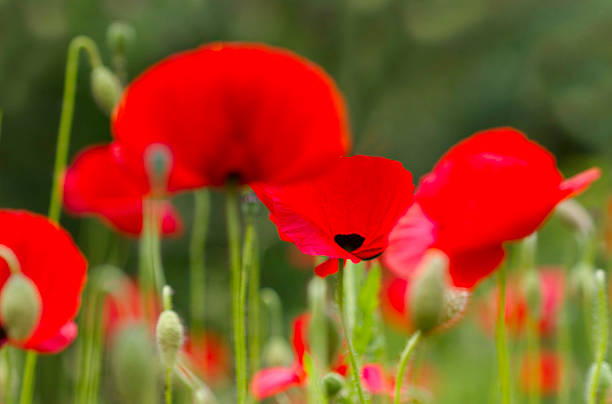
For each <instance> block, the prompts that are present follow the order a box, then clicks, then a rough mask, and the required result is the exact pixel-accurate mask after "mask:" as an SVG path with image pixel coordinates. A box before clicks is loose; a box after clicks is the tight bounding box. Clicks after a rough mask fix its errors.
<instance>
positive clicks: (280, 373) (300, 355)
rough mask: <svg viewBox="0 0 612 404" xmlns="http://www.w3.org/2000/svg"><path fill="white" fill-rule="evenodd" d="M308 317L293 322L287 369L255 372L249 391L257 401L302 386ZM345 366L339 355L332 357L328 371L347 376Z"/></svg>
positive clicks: (268, 369) (274, 368)
mask: <svg viewBox="0 0 612 404" xmlns="http://www.w3.org/2000/svg"><path fill="white" fill-rule="evenodd" d="M309 321H310V316H309V315H307V314H304V315H301V316H298V317H297V318H296V319H295V320H294V322H293V337H292V341H291V342H292V344H293V352H294V355H295V358H294V362H293V364H292V365H291V366H289V367H273V368H267V369H262V370H260V371H259V372H257V373H256V374H255V375H254V376H253V379H252V380H251V391H252V392H253V395H254V396H255V398H257V399H258V400H263V399H264V398H266V397H270V396H273V395H275V394H278V393H281V392H283V391H286V390H288V389H290V388H291V387H297V386H303V385H304V384H305V383H306V381H307V379H306V371H305V369H304V354H305V353H307V352H310V344H309V342H308V324H309ZM347 370H348V368H347V366H346V364H345V363H344V358H343V356H342V355H341V354H336V355H334V358H333V362H332V365H331V369H330V371H332V372H337V373H339V374H341V375H343V376H345V375H346V374H347Z"/></svg>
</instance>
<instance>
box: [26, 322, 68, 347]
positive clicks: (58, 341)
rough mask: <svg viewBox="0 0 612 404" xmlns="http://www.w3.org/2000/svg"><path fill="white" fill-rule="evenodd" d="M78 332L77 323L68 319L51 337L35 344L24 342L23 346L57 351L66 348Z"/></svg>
mask: <svg viewBox="0 0 612 404" xmlns="http://www.w3.org/2000/svg"><path fill="white" fill-rule="evenodd" d="M78 333H79V329H78V327H77V325H76V324H75V323H74V322H73V321H70V322H68V323H66V324H65V325H64V326H63V327H62V328H60V330H59V332H58V333H57V335H55V336H54V337H51V338H49V339H48V340H46V341H42V342H41V343H39V344H38V345H35V346H30V345H29V344H26V345H25V346H24V348H28V349H33V350H35V351H37V352H40V353H49V354H53V353H57V352H59V351H63V350H64V349H65V348H67V347H68V346H69V345H70V344H71V343H72V341H74V340H75V339H76V337H77V335H78Z"/></svg>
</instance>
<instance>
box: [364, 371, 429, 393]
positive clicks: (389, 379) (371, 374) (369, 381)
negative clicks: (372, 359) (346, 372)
mask: <svg viewBox="0 0 612 404" xmlns="http://www.w3.org/2000/svg"><path fill="white" fill-rule="evenodd" d="M434 379H435V373H434V370H433V368H432V367H431V366H428V365H427V364H421V365H420V367H419V369H418V370H417V371H416V374H415V369H414V368H413V367H410V366H409V367H408V369H407V370H406V374H405V378H404V382H403V384H402V387H401V395H402V396H406V395H407V394H408V392H409V388H410V389H411V390H413V392H415V391H416V390H418V391H419V392H420V394H421V395H423V394H427V395H431V391H433V387H434V383H435V380H434ZM361 384H362V385H363V387H364V388H365V389H366V390H367V391H368V392H370V393H371V394H375V395H386V396H388V397H390V398H391V399H393V398H394V397H395V375H394V374H390V373H389V372H387V371H386V370H385V368H384V367H382V366H381V365H379V364H377V363H368V364H366V365H364V366H363V367H362V368H361Z"/></svg>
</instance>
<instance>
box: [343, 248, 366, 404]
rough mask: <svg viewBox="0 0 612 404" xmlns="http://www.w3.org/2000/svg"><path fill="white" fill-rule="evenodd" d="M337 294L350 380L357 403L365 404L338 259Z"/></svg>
mask: <svg viewBox="0 0 612 404" xmlns="http://www.w3.org/2000/svg"><path fill="white" fill-rule="evenodd" d="M338 266H339V268H338V292H337V296H336V298H337V299H338V309H339V312H340V320H341V323H342V329H343V331H344V337H345V338H346V345H347V346H348V353H349V355H348V357H349V364H350V368H351V376H352V377H351V379H352V383H351V384H352V385H353V388H354V389H355V390H356V391H357V394H358V396H359V403H360V404H366V403H367V402H368V400H366V398H365V394H364V393H363V388H362V387H361V381H360V380H359V369H360V367H359V365H358V363H357V355H356V354H355V348H354V347H353V342H352V338H351V336H350V334H349V331H348V329H347V327H346V319H345V312H344V298H345V296H344V260H343V259H340V260H339V264H338Z"/></svg>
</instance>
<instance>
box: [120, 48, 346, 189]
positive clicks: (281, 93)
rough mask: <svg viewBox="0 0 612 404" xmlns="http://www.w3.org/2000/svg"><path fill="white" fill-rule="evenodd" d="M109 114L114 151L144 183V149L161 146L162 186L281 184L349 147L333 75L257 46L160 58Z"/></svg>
mask: <svg viewBox="0 0 612 404" xmlns="http://www.w3.org/2000/svg"><path fill="white" fill-rule="evenodd" d="M112 121H113V122H112V128H113V133H114V135H115V138H116V139H117V141H118V145H117V148H116V155H117V157H118V158H119V159H120V161H121V162H122V163H124V164H126V165H127V166H128V167H129V168H130V169H131V170H132V171H134V172H135V173H139V175H140V178H141V180H142V181H144V180H145V178H146V176H145V170H144V165H143V155H144V152H145V150H146V149H147V147H149V146H150V145H151V144H154V143H162V144H164V145H166V146H168V147H169V149H170V151H171V153H172V155H173V157H174V164H173V168H172V171H171V173H170V177H169V182H168V188H169V190H170V191H176V190H181V189H190V188H198V187H202V186H222V185H224V184H225V183H226V182H227V181H228V179H231V180H238V181H239V182H240V183H243V184H246V183H252V182H259V181H261V182H266V183H284V182H287V181H290V180H294V179H297V178H300V177H307V176H310V175H311V174H313V173H316V172H320V171H322V170H324V169H325V168H326V167H327V166H328V165H330V164H331V163H333V162H334V161H335V160H336V159H337V158H338V157H340V156H342V155H344V154H345V153H346V152H347V150H348V147H349V138H348V130H347V127H348V125H347V119H346V114H345V107H344V102H343V100H342V97H341V96H340V93H339V92H338V90H337V89H336V86H335V84H334V83H333V81H332V79H331V78H330V77H329V76H328V75H327V74H325V72H324V71H323V70H322V69H321V68H319V67H318V66H316V65H314V64H313V63H311V62H309V61H307V60H305V59H303V58H301V57H299V56H297V55H295V54H293V53H291V52H289V51H287V50H283V49H278V48H273V47H270V46H266V45H262V44H248V43H213V44H210V45H206V46H203V47H200V48H197V49H195V50H190V51H186V52H181V53H178V54H175V55H172V56H170V57H168V58H166V59H165V60H163V61H161V62H159V63H158V64H156V65H155V66H153V67H151V68H149V69H148V70H147V71H146V72H144V73H143V74H142V75H141V76H140V77H138V78H137V79H136V80H135V81H134V82H132V83H131V84H130V86H129V87H128V88H127V89H126V91H125V92H124V95H123V98H122V99H121V101H120V102H119V104H118V106H117V108H116V110H115V111H114V114H113V119H112Z"/></svg>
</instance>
